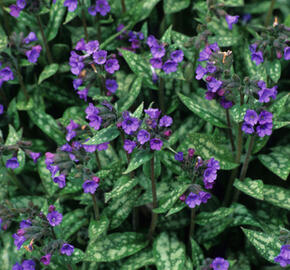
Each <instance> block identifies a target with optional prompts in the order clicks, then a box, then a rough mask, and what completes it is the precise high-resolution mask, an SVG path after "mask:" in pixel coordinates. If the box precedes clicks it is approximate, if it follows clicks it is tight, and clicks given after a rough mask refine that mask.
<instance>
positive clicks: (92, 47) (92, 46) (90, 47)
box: [85, 40, 99, 54]
mask: <svg viewBox="0 0 290 270" xmlns="http://www.w3.org/2000/svg"><path fill="white" fill-rule="evenodd" d="M98 49H99V41H97V40H92V41H89V42H88V43H87V44H86V45H85V51H86V52H87V53H88V54H92V53H94V52H96V51H97V50H98Z"/></svg>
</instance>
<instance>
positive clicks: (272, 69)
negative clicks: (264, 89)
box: [266, 59, 281, 83]
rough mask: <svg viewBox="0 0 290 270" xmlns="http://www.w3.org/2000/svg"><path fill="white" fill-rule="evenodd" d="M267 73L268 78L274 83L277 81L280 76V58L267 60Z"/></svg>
mask: <svg viewBox="0 0 290 270" xmlns="http://www.w3.org/2000/svg"><path fill="white" fill-rule="evenodd" d="M266 67H267V73H268V74H269V76H270V78H271V79H272V81H273V82H274V83H277V82H278V81H279V79H280V77H281V63H280V60H278V59H275V60H274V61H272V62H270V61H267V64H266Z"/></svg>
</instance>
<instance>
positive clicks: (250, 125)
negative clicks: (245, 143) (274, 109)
mask: <svg viewBox="0 0 290 270" xmlns="http://www.w3.org/2000/svg"><path fill="white" fill-rule="evenodd" d="M272 119H273V115H272V113H270V112H268V111H265V110H263V111H261V112H260V114H259V115H258V114H257V113H256V112H255V111H254V110H247V112H246V114H245V116H244V123H243V125H242V130H243V131H244V132H245V133H247V134H254V133H257V134H258V136H259V137H264V136H265V135H268V136H270V135H271V134H272V128H273V120H272Z"/></svg>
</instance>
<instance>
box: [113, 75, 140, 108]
mask: <svg viewBox="0 0 290 270" xmlns="http://www.w3.org/2000/svg"><path fill="white" fill-rule="evenodd" d="M141 87H142V77H141V76H138V77H137V78H136V79H135V81H134V82H133V84H132V86H131V89H130V92H129V93H128V94H127V95H126V96H125V97H124V98H122V99H120V100H119V101H118V102H117V104H118V108H119V111H120V112H123V111H126V110H128V109H129V108H130V107H131V106H132V105H133V103H134V101H135V100H136V99H137V97H138V96H139V94H140V91H141Z"/></svg>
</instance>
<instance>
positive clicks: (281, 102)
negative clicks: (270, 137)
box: [269, 93, 290, 122]
mask: <svg viewBox="0 0 290 270" xmlns="http://www.w3.org/2000/svg"><path fill="white" fill-rule="evenodd" d="M283 94H284V93H283ZM289 95H290V94H289V93H287V94H285V95H281V96H280V97H279V98H277V100H275V101H274V103H273V104H272V105H271V106H270V108H269V111H270V112H272V113H273V115H274V122H275V121H276V120H277V118H278V116H279V115H280V114H281V113H282V112H283V109H284V108H285V104H286V102H287V99H288V97H289Z"/></svg>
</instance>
